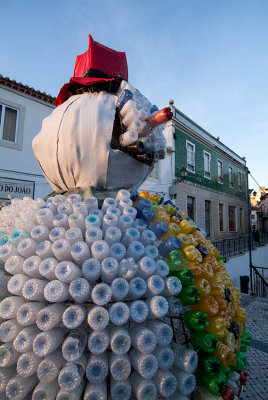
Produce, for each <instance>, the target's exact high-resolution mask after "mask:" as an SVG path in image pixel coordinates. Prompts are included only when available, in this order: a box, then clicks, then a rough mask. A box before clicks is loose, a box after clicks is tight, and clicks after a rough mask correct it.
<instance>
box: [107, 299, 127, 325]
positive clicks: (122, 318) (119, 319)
mask: <svg viewBox="0 0 268 400" xmlns="http://www.w3.org/2000/svg"><path fill="white" fill-rule="evenodd" d="M109 318H110V321H111V322H112V323H113V324H114V325H117V326H118V325H120V326H121V325H125V324H126V323H127V321H128V319H129V308H128V306H127V304H126V303H123V302H122V301H118V302H116V303H114V304H112V305H111V306H110V307H109Z"/></svg>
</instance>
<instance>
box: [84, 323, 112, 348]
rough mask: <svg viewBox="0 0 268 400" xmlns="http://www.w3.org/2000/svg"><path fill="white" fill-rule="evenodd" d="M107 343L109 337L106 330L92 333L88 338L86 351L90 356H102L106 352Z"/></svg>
mask: <svg viewBox="0 0 268 400" xmlns="http://www.w3.org/2000/svg"><path fill="white" fill-rule="evenodd" d="M109 342H110V337H109V332H108V330H107V329H103V330H101V331H92V332H91V333H90V334H89V337H88V349H89V351H90V352H91V353H92V354H102V353H104V352H105V351H106V350H107V348H108V346H109Z"/></svg>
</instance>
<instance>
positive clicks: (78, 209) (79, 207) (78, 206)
mask: <svg viewBox="0 0 268 400" xmlns="http://www.w3.org/2000/svg"><path fill="white" fill-rule="evenodd" d="M73 212H74V213H75V214H77V213H80V214H82V215H83V217H84V218H86V217H87V216H88V209H87V205H86V204H85V203H83V202H82V201H77V202H75V203H73Z"/></svg>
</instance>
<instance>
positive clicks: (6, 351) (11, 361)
mask: <svg viewBox="0 0 268 400" xmlns="http://www.w3.org/2000/svg"><path fill="white" fill-rule="evenodd" d="M19 356H20V353H18V352H17V351H16V350H15V349H14V347H13V345H12V342H10V343H4V344H2V346H0V367H10V366H12V365H15V364H16V363H17V361H18V358H19Z"/></svg>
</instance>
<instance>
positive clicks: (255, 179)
mask: <svg viewBox="0 0 268 400" xmlns="http://www.w3.org/2000/svg"><path fill="white" fill-rule="evenodd" d="M249 175H250V176H251V178H252V179H253V180H254V182H255V183H257V185H258V186H259V188H260V187H261V185H259V184H258V182H257V181H256V179H255V178H254V177H253V176H252V175H251V173H249Z"/></svg>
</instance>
